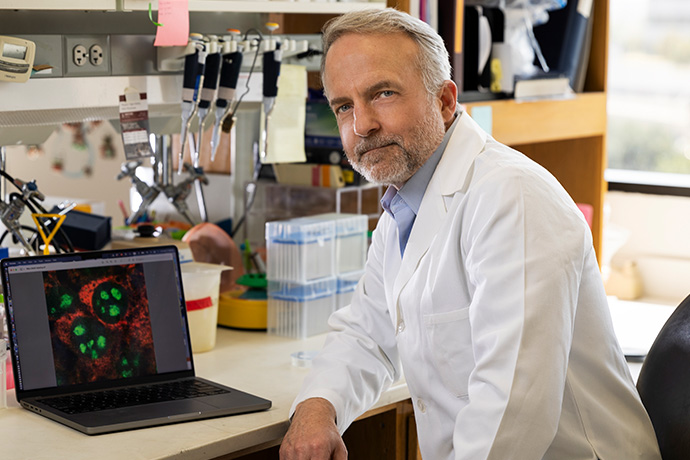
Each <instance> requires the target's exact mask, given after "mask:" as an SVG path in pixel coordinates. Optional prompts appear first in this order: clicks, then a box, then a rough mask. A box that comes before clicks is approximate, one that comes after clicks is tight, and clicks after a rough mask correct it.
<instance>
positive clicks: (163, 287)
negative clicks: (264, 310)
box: [2, 246, 193, 391]
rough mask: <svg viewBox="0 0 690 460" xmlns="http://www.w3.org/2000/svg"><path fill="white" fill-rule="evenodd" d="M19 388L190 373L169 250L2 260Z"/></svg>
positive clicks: (177, 272) (181, 308)
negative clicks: (182, 372) (181, 372)
mask: <svg viewBox="0 0 690 460" xmlns="http://www.w3.org/2000/svg"><path fill="white" fill-rule="evenodd" d="M2 276H3V284H4V286H5V299H6V305H7V309H8V312H9V317H8V320H9V332H10V334H11V336H12V347H13V350H12V351H13V353H14V358H15V368H16V372H17V380H18V390H19V391H25V390H26V391H30V390H35V389H44V388H56V387H59V388H63V389H66V388H67V387H71V386H72V385H83V384H87V383H98V382H113V381H119V382H122V383H128V382H134V381H135V380H139V379H138V378H137V377H150V376H156V375H159V374H167V373H171V372H180V371H191V370H193V364H192V355H191V347H190V344H189V334H188V331H187V317H186V311H185V304H184V296H183V294H182V288H181V283H182V280H181V275H180V270H179V262H178V254H177V249H176V248H175V247H172V246H164V247H155V248H140V249H131V250H120V251H96V252H84V253H74V254H65V255H55V256H38V257H30V258H28V257H27V258H16V259H4V260H3V261H2Z"/></svg>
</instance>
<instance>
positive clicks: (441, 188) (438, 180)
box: [393, 113, 488, 303]
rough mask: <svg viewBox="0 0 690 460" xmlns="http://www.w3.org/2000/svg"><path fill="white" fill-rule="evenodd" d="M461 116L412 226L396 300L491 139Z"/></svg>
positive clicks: (469, 119) (466, 183)
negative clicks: (473, 165)
mask: <svg viewBox="0 0 690 460" xmlns="http://www.w3.org/2000/svg"><path fill="white" fill-rule="evenodd" d="M459 116H460V120H459V122H458V124H457V126H456V127H455V131H454V132H453V134H452V136H451V138H450V141H449V142H448V145H447V146H446V149H445V151H444V152H443V157H441V161H440V162H439V164H438V166H437V167H436V171H435V172H434V175H433V176H432V177H431V181H430V182H429V185H428V186H427V189H426V192H425V194H424V197H423V198H422V204H421V206H420V208H419V214H418V215H417V218H416V219H415V223H414V226H413V227H412V231H411V233H410V238H409V240H408V243H407V247H406V249H405V254H404V256H403V259H402V263H401V266H400V271H399V272H398V276H397V277H396V280H395V283H394V288H393V292H394V295H395V299H396V303H397V302H398V298H399V296H400V292H401V291H402V289H403V288H404V287H405V284H407V282H408V281H409V279H410V277H411V276H412V274H413V273H414V271H415V269H416V267H417V265H418V262H419V260H420V259H421V258H422V256H424V254H425V253H426V251H427V250H428V249H429V246H430V245H431V242H432V241H433V239H434V238H435V237H436V234H437V233H438V231H439V229H440V228H441V224H442V222H443V220H444V218H445V217H446V215H447V214H448V206H449V204H450V202H451V200H452V198H453V196H454V195H455V194H456V193H457V192H465V191H466V187H467V185H468V183H469V180H468V179H469V173H470V169H471V166H472V164H473V163H474V160H475V158H476V157H477V155H479V154H480V153H481V151H482V150H483V148H484V145H485V144H486V141H487V139H488V135H487V134H486V132H485V131H484V130H483V129H482V128H481V127H479V125H477V123H476V122H475V121H474V120H472V119H471V118H470V116H469V115H467V113H462V114H461V115H459Z"/></svg>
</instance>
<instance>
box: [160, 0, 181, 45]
mask: <svg viewBox="0 0 690 460" xmlns="http://www.w3.org/2000/svg"><path fill="white" fill-rule="evenodd" d="M157 22H158V23H159V24H162V25H161V26H160V27H158V28H157V29H158V30H156V41H154V42H153V46H185V45H186V44H187V40H188V38H189V4H188V0H158V19H157Z"/></svg>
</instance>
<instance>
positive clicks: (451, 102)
mask: <svg viewBox="0 0 690 460" xmlns="http://www.w3.org/2000/svg"><path fill="white" fill-rule="evenodd" d="M439 100H440V101H441V116H442V117H443V122H444V123H446V124H447V123H449V122H451V121H453V117H454V116H455V108H456V106H457V104H458V87H457V86H456V85H455V83H454V82H453V81H451V80H446V81H444V82H443V86H442V87H441V90H440V91H439Z"/></svg>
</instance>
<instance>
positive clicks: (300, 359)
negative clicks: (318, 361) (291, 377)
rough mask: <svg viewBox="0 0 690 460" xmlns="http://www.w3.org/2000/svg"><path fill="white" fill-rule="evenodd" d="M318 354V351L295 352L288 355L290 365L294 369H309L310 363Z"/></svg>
mask: <svg viewBox="0 0 690 460" xmlns="http://www.w3.org/2000/svg"><path fill="white" fill-rule="evenodd" d="M318 353H319V352H318V351H296V352H294V353H292V354H291V355H290V357H291V358H292V365H293V366H295V367H311V362H312V361H313V360H314V358H315V357H316V355H317V354H318Z"/></svg>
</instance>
